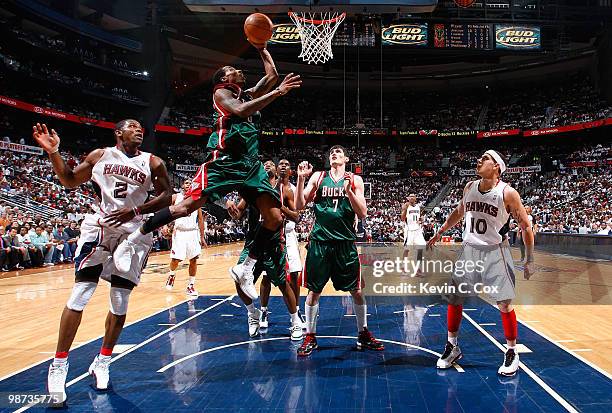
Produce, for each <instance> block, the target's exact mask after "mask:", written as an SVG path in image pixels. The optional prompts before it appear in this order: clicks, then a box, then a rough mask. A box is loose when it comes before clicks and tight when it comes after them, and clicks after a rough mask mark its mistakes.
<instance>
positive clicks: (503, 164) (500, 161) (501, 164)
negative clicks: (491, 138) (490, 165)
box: [485, 149, 506, 175]
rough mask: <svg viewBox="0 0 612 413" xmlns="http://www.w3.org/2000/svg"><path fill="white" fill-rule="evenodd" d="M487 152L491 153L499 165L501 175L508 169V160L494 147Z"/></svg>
mask: <svg viewBox="0 0 612 413" xmlns="http://www.w3.org/2000/svg"><path fill="white" fill-rule="evenodd" d="M485 154H487V155H489V156H490V157H491V158H493V160H494V161H495V162H496V163H497V164H498V165H499V173H500V175H501V174H503V173H504V172H505V171H506V162H504V160H503V159H502V158H501V156H499V155H498V154H497V152H495V151H494V150H493V149H489V150H488V151H486V152H485Z"/></svg>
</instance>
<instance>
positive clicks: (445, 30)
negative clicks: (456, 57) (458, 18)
mask: <svg viewBox="0 0 612 413" xmlns="http://www.w3.org/2000/svg"><path fill="white" fill-rule="evenodd" d="M433 30H434V36H433V37H434V38H433V41H434V44H433V46H434V47H437V48H451V49H480V50H491V49H493V38H492V33H491V32H492V27H491V25H490V24H452V23H437V24H434V27H433Z"/></svg>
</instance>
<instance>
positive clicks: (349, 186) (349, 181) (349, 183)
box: [344, 172, 355, 192]
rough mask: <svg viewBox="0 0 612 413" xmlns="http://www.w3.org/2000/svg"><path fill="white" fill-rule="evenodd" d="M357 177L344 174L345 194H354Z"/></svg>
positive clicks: (348, 173) (347, 173)
mask: <svg viewBox="0 0 612 413" xmlns="http://www.w3.org/2000/svg"><path fill="white" fill-rule="evenodd" d="M354 179H355V175H353V174H352V173H350V172H345V173H344V192H349V191H351V192H353V184H354Z"/></svg>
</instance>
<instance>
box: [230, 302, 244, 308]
mask: <svg viewBox="0 0 612 413" xmlns="http://www.w3.org/2000/svg"><path fill="white" fill-rule="evenodd" d="M230 304H231V305H233V306H234V307H237V308H242V306H241V305H240V304H238V303H230Z"/></svg>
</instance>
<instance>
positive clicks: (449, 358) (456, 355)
mask: <svg viewBox="0 0 612 413" xmlns="http://www.w3.org/2000/svg"><path fill="white" fill-rule="evenodd" d="M461 357H463V353H461V349H460V348H459V346H458V345H456V346H453V345H452V344H451V343H450V342H448V341H447V342H446V346H445V347H444V353H442V355H441V356H440V358H439V359H438V362H437V363H436V367H437V368H439V369H448V368H449V367H452V365H453V364H454V363H455V362H456V361H457V360H459V359H460V358H461Z"/></svg>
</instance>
